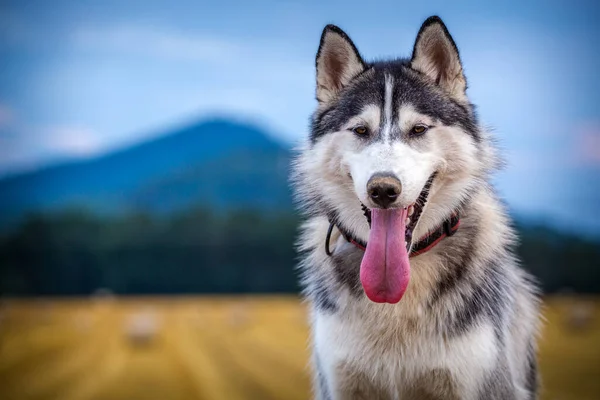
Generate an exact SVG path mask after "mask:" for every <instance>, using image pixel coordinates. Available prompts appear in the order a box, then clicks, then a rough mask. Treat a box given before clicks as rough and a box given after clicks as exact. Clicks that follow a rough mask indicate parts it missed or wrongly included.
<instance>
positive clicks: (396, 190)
mask: <svg viewBox="0 0 600 400" xmlns="http://www.w3.org/2000/svg"><path fill="white" fill-rule="evenodd" d="M401 192H402V183H400V180H399V179H398V178H396V176H394V175H392V174H390V173H378V174H375V175H373V176H372V177H371V179H369V182H367V193H368V194H369V197H370V198H371V200H373V202H374V203H375V204H377V205H378V206H380V207H381V208H388V207H389V206H390V205H392V204H394V202H395V201H396V200H397V199H398V196H399V195H400V193H401Z"/></svg>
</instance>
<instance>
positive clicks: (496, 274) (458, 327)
mask: <svg viewBox="0 0 600 400" xmlns="http://www.w3.org/2000/svg"><path fill="white" fill-rule="evenodd" d="M509 284H510V283H509V282H508V280H507V278H506V276H505V272H504V270H503V269H502V262H501V261H500V260H495V261H491V262H489V265H488V266H487V267H486V268H485V270H484V277H483V278H482V279H481V282H477V283H475V282H474V283H472V284H471V288H470V289H469V290H466V291H461V292H459V293H461V296H462V297H463V301H462V302H461V304H462V308H459V309H458V311H457V312H456V313H454V314H453V315H450V317H449V319H450V321H448V322H449V324H448V326H449V327H450V328H449V332H448V333H449V334H450V335H451V336H458V335H461V334H464V333H467V332H468V331H469V330H470V329H471V328H472V327H473V325H474V324H475V323H476V322H477V321H479V320H480V319H481V318H482V317H484V316H487V317H488V318H489V319H490V320H491V322H492V324H493V326H494V332H495V334H496V338H497V339H498V340H499V341H500V342H501V343H502V342H504V326H505V324H506V321H504V318H505V317H506V314H507V313H506V309H507V308H508V307H509V304H507V302H508V301H509V299H510V298H511V297H512V296H511V293H509V291H510V288H509Z"/></svg>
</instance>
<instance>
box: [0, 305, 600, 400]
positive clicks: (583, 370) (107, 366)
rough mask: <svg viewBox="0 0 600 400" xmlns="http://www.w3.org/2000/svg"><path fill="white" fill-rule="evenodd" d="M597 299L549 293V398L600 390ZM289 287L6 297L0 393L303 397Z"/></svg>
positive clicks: (301, 317)
mask: <svg viewBox="0 0 600 400" xmlns="http://www.w3.org/2000/svg"><path fill="white" fill-rule="evenodd" d="M598 306H600V301H597V300H596V301H591V300H588V301H582V300H573V299H551V300H549V301H548V302H547V309H546V316H547V319H548V323H547V325H546V328H545V329H544V335H543V339H542V342H541V354H540V361H541V369H542V374H543V380H544V396H543V399H547V400H566V399H582V400H586V399H590V400H592V399H599V398H600V318H599V317H600V312H598V308H599V307H598ZM305 319H306V315H305V308H304V306H302V305H301V304H300V302H299V301H298V299H296V298H294V297H260V298H258V297H252V298H209V297H203V298H180V299H170V300H166V299H161V298H148V299H130V300H118V301H115V300H102V301H100V300H78V301H75V300H63V301H50V302H47V301H42V300H37V301H28V302H24V301H8V302H7V301H4V302H3V303H0V399H2V400H11V399H19V400H20V399H60V400H63V399H64V400H88V399H89V400H92V399H93V400H100V399H107V400H108V399H110V400H120V399H123V400H132V399H161V400H170V399H173V400H176V399H228V400H236V399H291V400H293V399H307V398H309V397H310V396H309V375H308V370H307V367H306V365H307V359H308V351H307V340H308V326H307V324H306V322H305Z"/></svg>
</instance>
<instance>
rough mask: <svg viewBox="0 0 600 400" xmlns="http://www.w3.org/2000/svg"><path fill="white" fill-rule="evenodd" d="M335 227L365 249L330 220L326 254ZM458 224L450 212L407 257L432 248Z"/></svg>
mask: <svg viewBox="0 0 600 400" xmlns="http://www.w3.org/2000/svg"><path fill="white" fill-rule="evenodd" d="M334 226H335V227H337V228H338V230H339V231H340V233H341V234H342V235H343V236H344V238H345V239H346V240H347V241H348V242H350V243H352V244H353V245H354V246H356V247H358V248H359V249H361V250H362V251H365V249H366V248H367V243H366V242H363V241H362V240H360V239H358V238H355V237H354V236H352V235H351V234H350V233H349V232H348V231H346V230H345V229H342V228H341V227H340V226H339V225H338V224H336V223H335V222H330V224H329V229H328V230H327V237H326V238H325V252H326V253H327V255H328V256H330V255H331V254H332V253H331V251H330V250H329V240H330V238H331V232H332V231H333V227H334ZM459 226H460V215H459V214H458V212H456V213H454V214H452V215H451V216H450V218H448V219H447V220H445V221H444V222H443V223H442V224H441V225H440V226H439V227H438V228H437V229H435V230H433V231H432V232H429V234H427V235H426V236H425V237H424V238H422V239H421V240H419V241H418V242H417V243H415V244H414V245H413V246H412V249H411V251H410V255H409V257H416V256H418V255H420V254H423V253H426V252H428V251H429V250H431V249H433V248H434V247H435V246H436V245H437V244H438V243H439V242H441V241H442V239H444V238H445V237H448V236H452V235H454V234H455V233H456V231H457V230H458V227H459Z"/></svg>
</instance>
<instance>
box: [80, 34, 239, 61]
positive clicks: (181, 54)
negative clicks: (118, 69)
mask: <svg viewBox="0 0 600 400" xmlns="http://www.w3.org/2000/svg"><path fill="white" fill-rule="evenodd" d="M70 39H71V41H72V44H74V45H75V46H80V47H82V48H84V49H90V48H91V49H93V50H101V51H113V52H114V51H118V52H124V53H127V54H133V55H136V56H139V55H145V56H151V57H159V58H166V59H178V60H191V61H203V62H218V63H221V62H226V61H228V60H230V59H231V57H232V56H233V55H234V54H235V53H236V52H239V51H240V48H241V46H239V45H238V44H237V43H234V42H232V41H229V40H225V39H223V38H219V37H215V36H210V35H199V34H192V33H189V32H177V31H174V30H165V29H162V28H157V27H151V26H130V25H128V26H112V27H102V28H99V27H95V28H94V27H87V26H85V27H80V28H77V29H75V30H74V31H73V32H72V33H71V36H70Z"/></svg>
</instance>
